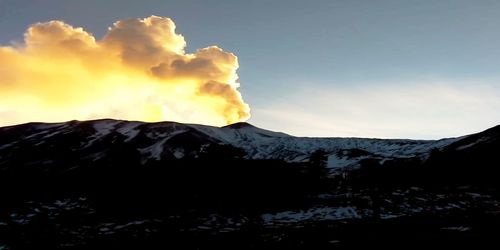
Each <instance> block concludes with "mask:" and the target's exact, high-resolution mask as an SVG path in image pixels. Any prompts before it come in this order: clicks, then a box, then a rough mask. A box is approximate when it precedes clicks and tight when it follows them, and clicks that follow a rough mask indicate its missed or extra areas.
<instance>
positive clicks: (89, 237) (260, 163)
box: [0, 121, 500, 249]
mask: <svg viewBox="0 0 500 250" xmlns="http://www.w3.org/2000/svg"><path fill="white" fill-rule="evenodd" d="M95 123H97V121H92V122H81V123H79V122H73V123H72V124H71V123H68V124H70V125H69V128H68V127H66V128H65V129H66V130H65V132H60V133H59V134H57V135H55V134H54V133H55V132H54V131H52V130H50V129H49V128H46V127H43V126H42V125H40V124H27V125H20V126H16V127H9V128H0V249H214V248H215V249H221V248H230V249H347V248H357V247H366V246H368V247H371V248H374V247H393V248H396V247H397V248H407V247H436V246H441V247H446V248H451V247H460V248H464V247H471V248H472V247H473V248H486V247H487V246H488V248H491V249H496V248H498V247H500V243H499V241H498V237H499V236H500V192H499V186H500V181H499V180H500V170H499V168H500V160H499V159H500V158H499V153H500V129H499V128H498V127H496V128H492V129H490V130H487V131H484V132H482V133H478V134H475V135H470V136H466V137H462V138H459V139H456V140H452V141H450V142H449V144H447V145H444V146H443V147H441V148H432V149H430V150H429V152H427V153H426V154H419V155H415V156H410V157H395V156H393V155H387V154H386V155H384V154H383V152H382V151H380V152H379V151H377V152H376V153H373V152H369V151H367V150H360V149H357V148H348V149H346V148H339V149H337V150H334V149H329V148H325V147H318V148H314V147H313V148H312V149H311V150H310V151H307V153H309V156H308V157H307V158H304V159H302V160H300V161H287V160H285V159H280V158H279V157H267V158H266V157H262V159H258V157H248V155H249V154H251V153H252V152H253V151H252V152H249V151H248V149H249V148H253V146H252V147H249V146H248V143H249V144H251V145H253V144H252V143H255V142H254V141H252V140H251V138H250V137H249V136H248V134H245V137H242V138H243V139H244V140H247V145H242V147H237V145H234V144H235V143H226V142H221V141H218V140H217V139H211V138H208V139H207V138H205V137H204V135H202V134H197V132H196V131H194V132H193V131H191V130H186V131H185V132H183V133H173V134H174V135H176V136H179V135H182V136H181V137H180V138H175V137H168V138H169V139H168V140H165V142H168V143H166V144H164V146H163V148H160V151H161V152H166V151H168V153H161V152H160V153H161V154H160V155H161V157H157V158H155V157H154V156H153V155H152V154H151V155H147V157H144V155H143V154H142V153H143V152H144V150H142V149H143V148H148V147H149V146H148V145H149V144H148V142H147V141H145V140H146V136H145V137H144V138H142V137H141V132H140V131H139V134H138V135H136V137H134V139H130V140H127V138H123V137H121V136H120V134H118V133H115V134H113V131H111V132H109V133H107V134H105V135H103V136H102V137H100V138H97V137H95V136H92V134H93V133H95V131H96V130H93V129H92V128H94V127H95ZM40 126H42V128H41V127H40ZM44 126H45V125H44ZM161 126H164V125H161ZM161 126H160V127H161ZM176 126H180V125H176ZM49 127H50V126H49ZM243 127H245V126H243ZM50 128H51V129H53V127H50ZM230 129H231V133H233V132H234V131H233V130H235V131H236V130H237V131H238V133H240V134H243V132H244V131H243V132H242V131H241V129H242V128H241V126H239V127H236V128H230ZM243 129H245V128H243ZM252 129H253V128H252ZM144 130H145V128H143V129H142V131H144ZM44 131H45V132H44ZM75 131H76V132H75ZM175 131H178V128H177V130H176V129H174V132H175ZM252 131H253V130H252ZM252 131H251V133H254V132H252ZM149 132H150V131H147V133H149ZM170 132H171V133H172V131H170ZM144 133H146V132H144ZM259 136H261V135H259ZM272 136H273V134H265V136H263V138H265V139H266V140H267V139H269V140H271V139H273V138H272ZM277 137H279V138H280V139H279V140H285V139H286V141H287V142H289V141H290V140H291V139H289V138H285V137H284V136H283V135H281V134H280V135H278V136H277ZM148 138H152V140H153V141H154V135H153V136H149V137H148ZM172 138H173V139H172ZM249 138H250V139H249ZM283 138H285V139H283ZM89 140H91V141H92V142H93V143H92V144H91V143H88V141H89ZM259 140H260V139H259ZM262 140H264V139H262ZM276 140H278V139H276ZM332 140H334V139H332ZM238 143H243V142H241V141H238ZM273 143H275V142H273ZM377 143H380V142H378V141H377ZM391 143H392V142H391ZM397 143H416V142H411V141H409V142H399V141H398V142H397ZM425 143H427V142H425ZM259 145H260V146H262V144H259ZM308 145H309V144H308ZM321 145H323V144H321ZM426 145H427V144H426ZM403 146H404V145H402V147H403ZM255 147H257V146H255ZM149 148H150V147H149ZM266 148H267V146H266ZM179 149H182V150H181V151H182V154H179V153H176V152H179V151H176V150H179ZM277 150H279V148H278V149H277ZM153 151H154V150H153ZM289 151H290V150H288V151H287V154H288V155H286V156H285V157H288V156H289V155H290V154H297V155H298V154H299V153H303V152H302V151H300V152H299V151H297V152H289ZM259 152H265V151H259ZM259 152H258V153H256V154H261V153H259ZM272 152H273V153H274V154H275V155H283V152H284V151H283V148H282V151H280V152H278V151H274V150H273V151H272ZM391 152H392V151H391ZM180 155H181V156H182V157H180ZM338 155H348V156H346V157H350V158H344V159H356V160H357V161H356V162H354V163H353V164H352V165H350V166H349V167H345V168H337V169H335V168H334V169H332V168H331V166H330V165H329V164H330V161H329V160H330V159H331V157H334V156H338ZM174 156H175V157H174ZM272 158H276V159H272Z"/></svg>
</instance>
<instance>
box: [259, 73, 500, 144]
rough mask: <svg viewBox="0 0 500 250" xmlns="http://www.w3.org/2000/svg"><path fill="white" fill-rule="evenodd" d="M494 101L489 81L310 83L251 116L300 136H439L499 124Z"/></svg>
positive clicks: (498, 102)
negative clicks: (337, 84) (321, 85)
mask: <svg viewBox="0 0 500 250" xmlns="http://www.w3.org/2000/svg"><path fill="white" fill-rule="evenodd" d="M276 100H278V99H276ZM498 107H500V88H499V87H498V86H497V84H495V83H492V82H483V81H470V82H467V81H445V80H429V81H422V82H407V83H364V84H362V85H361V84H360V85H351V86H343V87H336V88H331V87H330V88H325V87H321V88H320V87H318V88H315V87H313V86H311V85H310V86H308V87H305V88H301V89H297V90H296V92H294V93H291V94H289V95H287V96H285V97H283V98H281V101H275V102H273V103H271V104H268V105H267V106H266V107H265V108H264V107H263V108H261V107H254V109H253V110H254V113H256V114H258V116H256V117H254V118H253V120H252V122H253V123H255V124H256V125H259V126H263V127H266V128H269V129H278V128H279V129H280V130H284V131H286V132H288V133H291V134H295V135H300V136H328V137H331V136H344V137H345V136H348V137H350V136H354V137H379V138H414V139H439V138H443V137H453V136H461V135H465V134H470V133H475V132H479V131H482V130H484V129H486V128H488V127H490V126H495V125H498V124H499V123H500V113H499V112H498Z"/></svg>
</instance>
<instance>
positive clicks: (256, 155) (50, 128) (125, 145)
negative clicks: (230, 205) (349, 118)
mask: <svg viewBox="0 0 500 250" xmlns="http://www.w3.org/2000/svg"><path fill="white" fill-rule="evenodd" d="M460 139H463V138H451V139H442V140H436V141H424V140H388V139H363V138H308V137H295V136H291V135H287V134H284V133H280V132H273V131H269V130H265V129H261V128H257V127H255V126H253V125H251V124H248V123H236V124H232V125H229V126H225V127H222V128H218V127H211V126H204V125H195V124H181V123H175V122H160V123H144V122H129V121H118V120H109V119H107V120H95V121H82V122H80V121H71V122H65V123H52V124H50V123H28V124H23V125H18V126H11V127H4V128H0V169H1V168H2V166H4V165H11V164H15V165H34V164H36V165H38V166H40V165H47V166H48V165H57V164H59V163H61V162H66V161H70V162H71V163H69V164H72V165H74V166H76V165H81V164H82V162H87V161H90V162H94V161H102V160H106V159H107V158H108V157H110V154H111V151H112V150H113V149H117V148H121V149H127V150H128V151H129V152H128V154H133V155H136V156H137V158H138V159H140V162H141V163H142V164H144V163H147V162H152V161H162V160H171V159H182V158H187V157H192V158H196V157H198V156H199V154H200V153H202V152H203V151H204V150H205V149H206V147H207V146H209V145H214V144H223V145H231V146H233V147H236V148H239V149H241V150H243V153H244V154H243V157H244V158H245V159H254V160H255V159H279V160H284V161H287V162H307V161H308V160H309V157H310V156H311V154H312V153H313V152H315V151H318V150H321V151H324V152H325V154H326V156H327V158H328V160H327V161H328V163H327V166H328V168H330V169H332V170H334V169H339V168H340V169H342V168H345V167H353V166H357V165H359V162H360V161H361V160H363V159H366V158H377V159H380V160H381V161H383V160H388V159H395V158H409V157H420V158H426V157H427V156H428V155H429V153H430V151H431V150H432V149H442V148H444V147H446V146H448V145H450V144H452V143H455V142H457V141H459V140H460ZM121 149H120V150H121ZM71 158H72V159H71ZM66 165H67V163H66Z"/></svg>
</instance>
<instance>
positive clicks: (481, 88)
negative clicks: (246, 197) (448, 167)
mask: <svg viewBox="0 0 500 250" xmlns="http://www.w3.org/2000/svg"><path fill="white" fill-rule="evenodd" d="M150 15H158V16H168V17H171V18H172V19H173V20H174V21H175V23H176V24H177V32H178V33H180V34H183V35H184V37H185V38H186V41H187V43H188V45H187V46H188V47H187V50H188V52H192V51H194V50H195V49H197V48H202V47H206V46H209V45H217V46H219V47H221V48H223V49H224V50H226V51H230V52H233V53H235V54H236V55H237V56H238V59H239V62H240V69H239V71H238V73H239V76H240V82H241V89H240V90H241V93H242V94H243V97H244V99H245V101H246V102H247V103H249V104H250V107H251V109H252V118H251V119H250V120H249V122H251V123H252V124H254V125H257V126H260V127H264V128H267V129H271V130H278V131H284V132H287V133H290V134H293V135H303V136H358V137H384V138H416V139H420V138H422V139H432V138H442V137H451V136H460V135H463V134H467V133H474V132H479V131H480V130H484V129H486V128H488V127H491V126H494V125H497V124H500V82H499V80H500V71H499V69H500V1H489V0H482V1H465V0H453V1H448V0H440V1H433V0H430V1H425V0H418V1H417V0H415V1H413V0H405V1H399V0H398V1H396V0H394V1H392V0H379V1H370V0H366V1H360V0H359V1H358V0H350V1H349V0H346V1H334V0H325V1H322V0H311V1H295V0H275V1H264V0H262V1H244V0H241V1H239V0H220V1H215V0H214V1H207V0H205V1H203V0H179V1H165V0H149V1H148V0H142V1H138V0H135V1H132V0H108V1H105V0H85V1H72V0H0V44H2V45H9V44H16V43H19V42H22V39H23V36H22V34H23V32H24V31H25V30H26V28H27V27H28V26H29V25H30V24H32V23H35V22H40V21H48V20H53V19H60V20H64V21H65V22H67V23H69V24H71V25H73V26H79V27H84V29H85V30H87V31H89V32H92V33H93V34H94V35H95V36H96V37H97V38H100V37H102V36H103V35H104V34H105V32H106V30H107V27H109V26H111V25H112V23H113V22H115V21H117V20H119V19H124V18H131V17H147V16H150Z"/></svg>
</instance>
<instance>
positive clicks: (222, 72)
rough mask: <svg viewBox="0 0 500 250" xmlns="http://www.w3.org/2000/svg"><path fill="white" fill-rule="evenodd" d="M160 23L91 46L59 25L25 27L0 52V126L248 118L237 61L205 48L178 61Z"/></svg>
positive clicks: (142, 24) (137, 25)
mask: <svg viewBox="0 0 500 250" xmlns="http://www.w3.org/2000/svg"><path fill="white" fill-rule="evenodd" d="M175 28H176V27H175V23H174V22H173V21H172V20H171V19H170V18H166V17H157V16H151V17H148V18H144V19H138V18H134V19H127V20H120V21H118V22H115V23H114V24H113V25H112V26H111V27H110V28H109V30H108V33H107V34H106V35H105V36H104V37H103V38H102V39H100V40H97V39H96V38H95V37H94V36H93V35H92V34H91V33H89V32H87V31H85V30H84V29H82V28H76V27H73V26H71V25H69V24H66V23H64V22H62V21H50V22H45V23H36V24H33V25H32V26H31V27H29V28H28V30H27V31H26V33H25V38H24V43H23V44H21V45H17V46H1V47H0V113H1V114H8V115H4V116H0V125H9V124H17V123H22V122H29V121H64V120H71V119H94V118H116V119H129V120H144V121H162V120H175V121H180V122H191V123H203V124H210V125H226V124H230V123H234V122H238V121H243V120H246V119H248V118H249V116H250V113H249V111H250V110H249V106H248V105H247V104H246V103H245V102H244V101H243V99H242V96H241V94H240V93H239V91H238V88H239V83H238V82H237V81H238V75H237V73H236V71H237V69H238V67H239V65H238V58H237V57H236V56H235V55H234V54H232V53H229V52H226V51H224V50H222V49H221V48H218V47H217V46H210V47H207V48H202V49H198V50H197V51H196V52H194V53H186V52H185V47H186V41H185V39H184V37H183V36H182V35H180V34H177V33H176V31H175Z"/></svg>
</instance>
